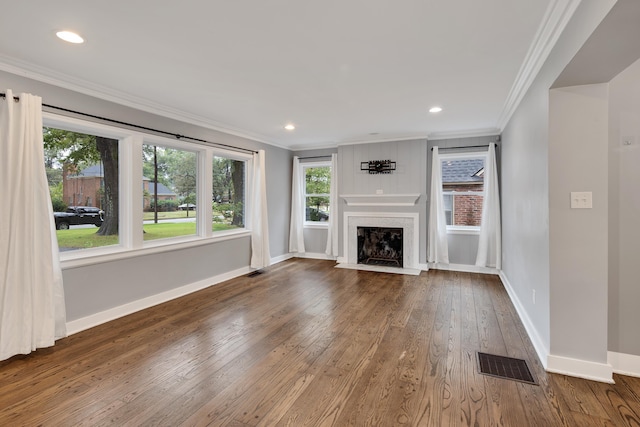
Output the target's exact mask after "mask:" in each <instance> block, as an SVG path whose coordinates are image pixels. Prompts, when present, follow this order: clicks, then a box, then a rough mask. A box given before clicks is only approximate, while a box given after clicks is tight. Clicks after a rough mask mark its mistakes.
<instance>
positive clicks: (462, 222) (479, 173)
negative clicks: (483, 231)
mask: <svg viewBox="0 0 640 427" xmlns="http://www.w3.org/2000/svg"><path fill="white" fill-rule="evenodd" d="M440 157H441V160H442V195H443V199H444V200H443V201H444V209H445V217H446V220H447V229H449V230H469V231H477V230H479V229H480V223H481V221H482V203H483V199H484V196H483V195H484V163H485V155H484V154H481V153H471V154H470V153H465V154H463V155H460V154H443V155H441V156H440Z"/></svg>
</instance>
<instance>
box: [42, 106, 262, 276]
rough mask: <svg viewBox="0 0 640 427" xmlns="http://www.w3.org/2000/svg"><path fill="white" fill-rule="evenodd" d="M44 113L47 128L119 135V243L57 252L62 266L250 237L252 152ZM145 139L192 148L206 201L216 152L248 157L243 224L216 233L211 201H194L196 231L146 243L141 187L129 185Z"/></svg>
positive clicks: (138, 173) (136, 178)
mask: <svg viewBox="0 0 640 427" xmlns="http://www.w3.org/2000/svg"><path fill="white" fill-rule="evenodd" d="M42 117H43V126H45V127H52V128H57V129H64V130H69V131H73V132H78V133H86V134H90V135H97V136H103V137H107V138H113V139H117V140H118V141H119V142H120V143H119V144H118V156H119V162H118V164H119V178H120V179H119V197H120V198H119V208H120V212H119V217H120V223H119V224H118V225H119V244H117V245H112V246H102V247H97V248H89V249H82V250H77V251H69V252H60V261H61V265H62V268H63V269H65V268H75V267H79V266H84V265H91V264H97V263H102V262H109V261H113V260H117V259H124V258H130V257H131V256H142V255H149V254H153V253H161V252H167V251H172V250H176V249H183V248H189V247H195V246H201V245H206V244H212V243H217V242H222V241H225V240H229V239H237V238H243V237H247V236H250V233H251V231H250V228H249V224H247V218H249V217H250V210H251V206H250V200H251V197H250V194H251V191H252V189H251V176H250V173H251V172H250V171H251V170H252V162H253V156H252V155H251V154H248V153H247V154H245V153H240V152H235V151H231V150H225V149H221V148H218V147H213V146H207V145H200V144H192V143H188V142H182V141H175V140H172V139H169V138H166V137H162V136H156V135H150V134H145V133H142V132H138V131H133V130H127V129H122V128H117V127H113V126H108V125H104V124H101V123H94V122H89V121H85V120H80V119H76V118H72V117H65V116H60V115H57V114H52V113H48V112H43V114H42ZM144 144H148V145H159V146H163V147H167V148H176V149H180V150H185V151H190V152H194V153H196V158H197V160H196V161H197V162H198V164H197V169H198V179H197V184H196V192H197V195H198V200H208V199H209V198H210V194H211V192H210V188H211V185H212V182H213V178H212V176H211V175H212V173H213V164H212V162H213V157H214V156H219V157H225V158H228V159H233V160H240V161H246V166H245V206H244V209H245V227H244V228H240V229H234V230H224V231H218V232H215V233H214V232H213V230H212V227H211V224H212V223H213V220H212V213H213V212H212V211H213V209H212V206H211V203H197V204H196V213H197V216H196V218H197V219H196V234H195V235H189V236H178V237H175V238H169V239H160V240H152V241H147V242H145V241H144V240H143V233H142V227H143V210H142V196H143V189H142V186H140V185H133V183H136V182H142V146H143V145H144ZM201 171H202V172H201ZM207 221H208V222H207Z"/></svg>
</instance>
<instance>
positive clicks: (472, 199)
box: [442, 182, 483, 227]
mask: <svg viewBox="0 0 640 427" xmlns="http://www.w3.org/2000/svg"><path fill="white" fill-rule="evenodd" d="M442 190H443V191H482V190H483V183H482V182H479V183H477V184H475V183H474V184H444V185H443V186H442ZM482 199H483V197H482V195H480V196H467V195H460V196H454V197H453V225H468V226H475V227H480V224H481V222H482Z"/></svg>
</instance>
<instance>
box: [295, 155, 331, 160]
mask: <svg viewBox="0 0 640 427" xmlns="http://www.w3.org/2000/svg"><path fill="white" fill-rule="evenodd" d="M326 157H331V154H326V155H324V156H307V157H298V160H304V159H324V158H326Z"/></svg>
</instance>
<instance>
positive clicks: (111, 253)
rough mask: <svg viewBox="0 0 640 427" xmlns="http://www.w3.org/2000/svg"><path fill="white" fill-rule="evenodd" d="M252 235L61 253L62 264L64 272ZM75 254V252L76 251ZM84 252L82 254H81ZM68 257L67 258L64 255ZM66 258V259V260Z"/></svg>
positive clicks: (229, 233)
mask: <svg viewBox="0 0 640 427" xmlns="http://www.w3.org/2000/svg"><path fill="white" fill-rule="evenodd" d="M250 235H251V230H247V229H242V230H237V231H235V230H234V231H221V232H218V233H216V234H215V235H214V236H211V237H206V238H202V237H198V236H188V237H183V238H179V239H172V241H168V240H162V241H154V242H149V243H147V246H145V247H142V248H136V249H125V248H123V247H122V246H105V247H103V248H95V249H87V250H83V251H78V252H76V253H73V254H72V253H70V252H67V253H61V254H60V255H61V260H60V264H61V266H62V269H63V270H66V269H71V268H77V267H84V266H87V265H93V264H100V263H104V262H111V261H117V260H120V259H125V258H132V257H138V256H144V255H152V254H157V253H163V252H169V251H175V250H179V249H186V248H193V247H197V246H203V245H210V244H212V243H218V242H224V241H226V240H232V239H239V238H242V237H248V236H250ZM74 252H75V251H74ZM80 252H82V253H80ZM63 254H64V255H67V254H69V255H71V256H69V255H67V257H65V256H64V255H63ZM65 258H66V259H65Z"/></svg>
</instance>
